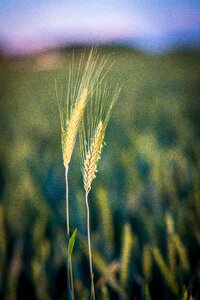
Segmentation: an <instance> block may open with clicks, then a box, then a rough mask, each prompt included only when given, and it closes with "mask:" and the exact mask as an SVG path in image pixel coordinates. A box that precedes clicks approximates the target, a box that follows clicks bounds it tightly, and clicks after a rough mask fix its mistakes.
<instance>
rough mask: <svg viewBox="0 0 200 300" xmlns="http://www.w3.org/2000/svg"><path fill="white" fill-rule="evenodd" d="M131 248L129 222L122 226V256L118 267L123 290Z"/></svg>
mask: <svg viewBox="0 0 200 300" xmlns="http://www.w3.org/2000/svg"><path fill="white" fill-rule="evenodd" d="M132 248H133V235H132V231H131V227H130V225H129V224H126V225H125V226H124V233H123V244H122V258H121V268H120V284H121V287H122V289H123V290H125V289H126V286H127V283H128V275H129V267H130V261H131V252H132Z"/></svg>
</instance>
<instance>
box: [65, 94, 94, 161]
mask: <svg viewBox="0 0 200 300" xmlns="http://www.w3.org/2000/svg"><path fill="white" fill-rule="evenodd" d="M87 96H88V89H87V88H84V89H83V92H82V93H81V96H80V100H79V101H78V102H77V103H76V105H75V107H74V109H73V111H72V114H71V118H70V120H69V121H68V124H67V130H66V135H65V138H64V141H63V143H64V145H63V161H64V166H65V167H67V166H68V165H69V163H70V160H71V157H72V153H73V150H74V146H75V143H76V136H77V133H78V129H79V125H80V123H81V120H82V117H83V113H84V110H85V106H86V103H87Z"/></svg>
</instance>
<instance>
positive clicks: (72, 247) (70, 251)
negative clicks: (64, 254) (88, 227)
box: [68, 228, 77, 258]
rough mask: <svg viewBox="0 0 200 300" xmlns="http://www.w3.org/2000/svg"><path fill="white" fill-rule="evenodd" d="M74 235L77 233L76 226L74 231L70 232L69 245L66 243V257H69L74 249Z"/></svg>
mask: <svg viewBox="0 0 200 300" xmlns="http://www.w3.org/2000/svg"><path fill="white" fill-rule="evenodd" d="M76 235H77V228H76V229H75V230H74V232H73V233H72V236H71V237H70V239H69V245H68V257H69V258H71V256H72V252H73V249H74V243H75V240H76Z"/></svg>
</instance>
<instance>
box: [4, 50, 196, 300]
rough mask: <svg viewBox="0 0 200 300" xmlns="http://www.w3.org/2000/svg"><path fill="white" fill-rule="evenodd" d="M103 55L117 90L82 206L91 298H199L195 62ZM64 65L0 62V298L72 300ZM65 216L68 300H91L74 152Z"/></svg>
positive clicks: (188, 56)
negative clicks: (62, 112) (59, 95)
mask: <svg viewBox="0 0 200 300" xmlns="http://www.w3.org/2000/svg"><path fill="white" fill-rule="evenodd" d="M81 52H82V50H81V49H80V48H76V49H75V50H74V57H75V63H76V62H78V61H79V58H80V54H81ZM99 53H100V55H104V56H105V57H108V56H109V61H110V62H111V63H112V62H114V64H113V66H112V68H111V70H110V72H109V73H108V75H107V76H108V78H109V82H110V83H111V84H113V85H116V84H117V83H118V82H120V84H121V85H122V90H121V93H120V96H119V100H118V101H117V103H116V105H115V107H114V109H113V113H112V116H111V119H110V122H109V124H108V128H107V131H106V134H105V142H106V146H105V147H104V149H103V152H102V154H101V161H100V163H99V166H98V175H97V178H96V179H95V180H94V183H93V187H92V190H91V193H90V199H89V204H90V218H91V240H92V254H93V268H94V283H95V291H96V299H97V300H108V299H111V300H118V299H119V300H128V299H130V300H134V299H135V300H145V299H146V300H151V299H152V300H154V299H155V300H157V299H159V300H160V299H162V300H168V299H172V300H173V299H180V300H187V299H188V300H197V299H200V52H197V51H194V52H193V51H179V52H178V51H177V52H174V53H169V54H165V55H154V56H153V55H146V54H143V53H140V52H136V51H133V50H130V49H128V48H120V47H118V48H117V47H110V48H109V47H105V48H102V49H101V48H100V50H99ZM71 58H72V50H70V49H68V50H66V49H64V50H62V51H50V52H46V53H43V54H40V55H38V56H33V57H29V58H27V57H24V58H20V59H19V58H18V59H10V60H9V59H3V58H2V59H0V299H6V300H17V299H23V300H26V299H33V300H34V299H37V300H50V299H61V300H63V299H68V298H67V271H66V256H67V246H66V216H65V173H64V167H63V159H62V150H61V137H60V136H61V133H60V121H59V113H58V105H57V102H56V92H55V80H56V82H57V85H58V86H59V87H60V88H61V89H62V88H63V90H65V89H66V85H65V83H66V79H67V76H68V66H69V63H70V61H71ZM69 210H70V211H69V212H70V227H71V231H72V232H73V231H74V230H75V229H76V228H77V237H76V241H75V245H74V249H73V254H72V263H73V275H74V287H75V299H76V300H87V299H89V300H90V299H91V298H90V276H89V274H90V273H89V264H88V248H87V231H86V207H85V201H84V189H83V182H82V174H81V158H80V154H79V145H78V142H77V143H76V146H75V153H74V155H73V157H72V161H71V163H70V168H69Z"/></svg>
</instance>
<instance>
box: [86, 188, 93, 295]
mask: <svg viewBox="0 0 200 300" xmlns="http://www.w3.org/2000/svg"><path fill="white" fill-rule="evenodd" d="M88 193H89V192H86V193H85V202H86V207H87V235H88V252H89V263H90V280H91V291H92V299H93V300H95V290H94V274H93V268H92V250H91V239H90V209H89V204H88Z"/></svg>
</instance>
